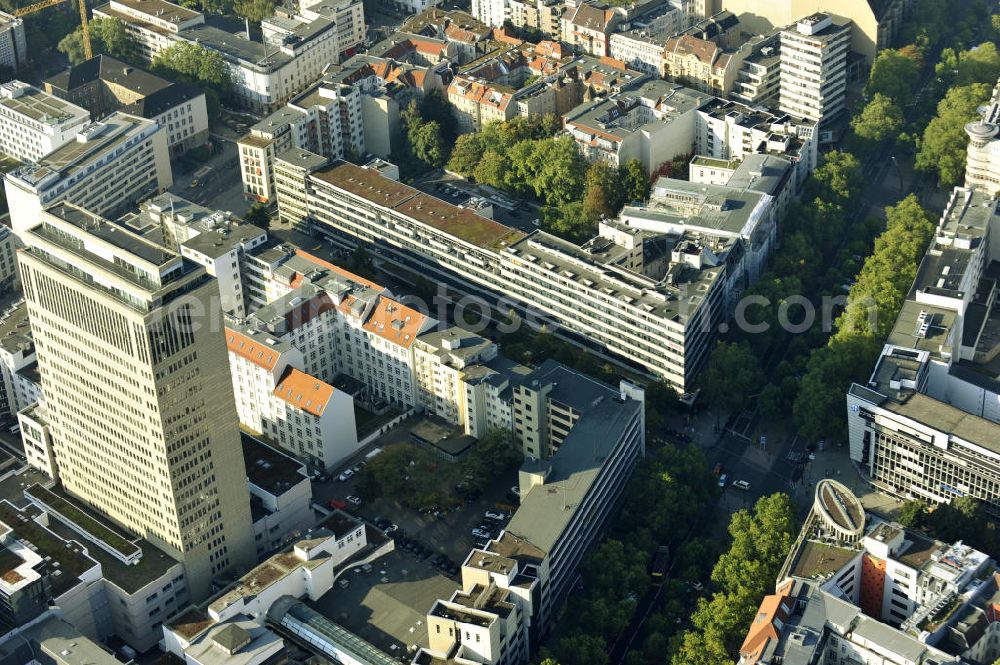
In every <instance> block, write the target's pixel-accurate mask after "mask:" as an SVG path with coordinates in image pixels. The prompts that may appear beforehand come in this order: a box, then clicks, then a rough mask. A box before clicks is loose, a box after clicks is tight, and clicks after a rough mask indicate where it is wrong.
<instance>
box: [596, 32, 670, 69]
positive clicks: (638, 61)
mask: <svg viewBox="0 0 1000 665" xmlns="http://www.w3.org/2000/svg"><path fill="white" fill-rule="evenodd" d="M673 34H674V32H673V31H663V32H655V33H651V32H649V31H648V30H646V29H643V28H634V29H632V30H627V31H623V32H615V33H613V34H612V35H611V39H610V41H609V42H608V55H609V56H611V57H612V58H614V59H615V60H620V61H621V62H624V63H625V65H626V66H627V67H628V68H629V69H634V70H636V71H638V72H642V73H643V74H649V75H650V76H655V77H657V78H662V77H663V76H664V63H663V49H664V48H665V47H666V44H667V40H668V39H669V38H670V36H671V35H673Z"/></svg>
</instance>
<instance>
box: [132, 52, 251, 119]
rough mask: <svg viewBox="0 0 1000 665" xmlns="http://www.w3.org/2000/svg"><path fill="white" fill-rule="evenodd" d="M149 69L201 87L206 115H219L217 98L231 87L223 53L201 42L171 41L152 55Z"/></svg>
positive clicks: (219, 103) (227, 92) (230, 76)
mask: <svg viewBox="0 0 1000 665" xmlns="http://www.w3.org/2000/svg"><path fill="white" fill-rule="evenodd" d="M152 69H153V71H154V72H155V73H157V74H162V75H164V76H166V77H167V78H169V79H171V80H174V81H178V82H180V83H187V84H189V85H193V86H196V87H198V88H201V90H202V91H203V92H204V93H205V99H206V103H207V106H208V114H209V118H218V117H219V114H220V112H221V102H220V100H221V99H222V98H225V97H227V96H228V95H229V94H230V93H231V92H232V89H233V79H232V74H231V73H230V70H229V65H228V63H226V61H225V59H224V58H223V57H222V54H221V53H219V52H218V51H210V50H208V49H206V48H205V47H203V46H201V45H200V44H195V43H191V42H175V43H174V44H171V45H170V46H168V47H167V48H165V49H163V50H162V51H160V53H159V54H158V55H157V56H156V57H155V58H153V66H152Z"/></svg>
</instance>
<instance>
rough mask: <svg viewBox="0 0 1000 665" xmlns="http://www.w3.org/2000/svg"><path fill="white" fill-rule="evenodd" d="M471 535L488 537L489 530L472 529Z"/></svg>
mask: <svg viewBox="0 0 1000 665" xmlns="http://www.w3.org/2000/svg"><path fill="white" fill-rule="evenodd" d="M472 536H473V537H474V538H489V537H490V532H489V531H483V530H482V529H473V530H472Z"/></svg>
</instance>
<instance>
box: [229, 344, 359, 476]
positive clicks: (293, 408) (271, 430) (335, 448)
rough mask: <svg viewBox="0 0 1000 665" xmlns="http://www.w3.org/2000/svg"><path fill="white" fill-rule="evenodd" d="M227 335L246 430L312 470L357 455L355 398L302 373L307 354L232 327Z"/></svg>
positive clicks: (237, 401) (230, 361)
mask: <svg viewBox="0 0 1000 665" xmlns="http://www.w3.org/2000/svg"><path fill="white" fill-rule="evenodd" d="M225 335H226V344H227V346H228V348H229V366H230V371H231V372H232V378H233V388H234V390H235V391H236V396H237V399H236V404H237V407H236V409H237V412H238V413H239V416H240V423H242V424H243V426H244V427H246V428H249V429H251V430H253V431H254V432H257V433H259V434H261V435H263V436H264V437H266V439H267V440H269V441H272V442H274V443H275V444H276V445H278V446H279V447H281V448H282V449H283V450H285V451H287V452H289V453H290V454H292V455H294V456H295V457H296V458H298V459H300V460H303V461H306V462H307V463H308V464H309V465H310V466H311V467H312V468H317V469H328V468H330V467H333V466H336V465H337V464H338V463H339V462H340V461H341V460H343V459H344V458H345V457H347V456H349V455H351V454H352V453H354V452H355V451H356V450H357V447H358V439H357V430H356V427H355V424H354V401H353V399H352V398H351V396H350V395H348V394H347V393H345V392H343V391H340V390H337V389H335V388H334V387H333V386H331V385H329V384H328V383H325V382H323V381H321V380H320V379H318V378H316V377H314V376H312V375H310V374H307V373H305V372H303V371H302V370H300V369H298V367H297V366H303V365H304V363H303V361H302V354H301V353H300V352H299V351H297V350H296V349H294V348H292V347H291V345H290V344H287V343H283V342H281V341H279V340H278V339H276V338H274V337H273V336H269V335H267V334H265V333H250V332H243V331H240V330H236V329H234V328H228V327H227V328H226V331H225Z"/></svg>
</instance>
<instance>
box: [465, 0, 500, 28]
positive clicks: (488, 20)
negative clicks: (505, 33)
mask: <svg viewBox="0 0 1000 665" xmlns="http://www.w3.org/2000/svg"><path fill="white" fill-rule="evenodd" d="M472 16H473V18H475V19H477V20H479V21H482V22H483V23H485V24H486V25H492V26H493V27H495V28H500V27H503V22H504V20H505V19H506V18H507V2H506V0H472Z"/></svg>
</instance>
